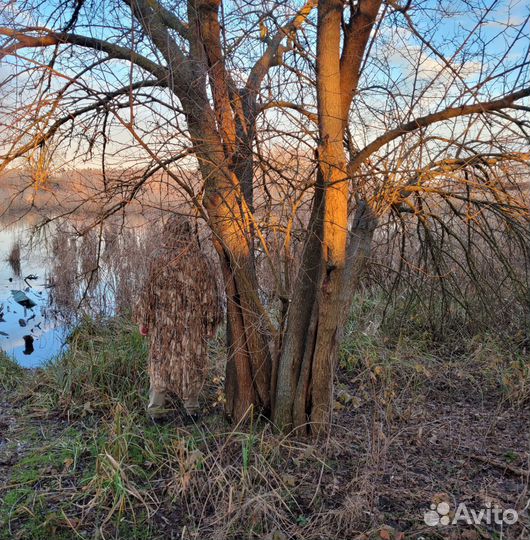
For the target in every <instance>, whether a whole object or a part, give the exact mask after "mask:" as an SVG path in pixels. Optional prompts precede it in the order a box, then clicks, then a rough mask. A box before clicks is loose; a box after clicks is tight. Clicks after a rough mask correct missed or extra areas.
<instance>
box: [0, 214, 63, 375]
mask: <svg viewBox="0 0 530 540" xmlns="http://www.w3.org/2000/svg"><path fill="white" fill-rule="evenodd" d="M28 227H29V224H28V223H27V222H18V223H15V224H13V225H10V226H7V227H5V226H4V227H3V228H2V230H0V306H2V307H1V309H0V314H1V315H2V316H1V317H0V332H1V333H0V347H1V348H2V350H3V351H5V352H6V353H8V355H10V356H12V357H14V358H15V359H16V360H17V362H18V363H19V364H20V365H22V366H24V367H36V366H39V365H41V364H42V363H43V362H45V361H46V360H48V359H50V358H53V357H54V356H56V355H57V354H59V353H60V351H61V348H62V347H63V344H64V343H65V338H66V336H67V333H68V329H67V326H66V325H65V323H64V321H61V320H60V319H59V318H58V317H54V316H52V315H51V313H50V295H49V290H50V289H49V288H48V285H49V278H50V260H49V257H48V256H47V253H46V247H45V245H44V244H39V243H36V244H33V245H32V243H31V242H30V235H29V228H28ZM15 243H19V245H20V253H21V256H20V273H19V275H17V273H16V272H15V268H13V266H12V265H11V264H10V263H9V261H8V257H9V254H10V252H11V249H12V247H13V245H15ZM26 276H29V277H30V279H26V280H24V278H25V277H26ZM12 291H23V292H24V293H25V295H26V296H27V297H28V298H29V299H30V300H31V301H32V302H34V303H35V306H34V307H32V308H29V309H28V308H26V307H23V306H22V305H20V304H18V303H17V302H16V301H15V298H14V297H13V293H12ZM28 336H29V337H28ZM31 338H33V343H32V346H31V345H29V346H26V342H31V341H32V339H31ZM32 349H33V350H32Z"/></svg>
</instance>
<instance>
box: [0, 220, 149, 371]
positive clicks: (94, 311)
mask: <svg viewBox="0 0 530 540" xmlns="http://www.w3.org/2000/svg"><path fill="white" fill-rule="evenodd" d="M34 224H35V223H34V221H33V220H32V219H31V218H25V219H22V220H17V221H14V222H12V223H10V224H7V225H0V348H1V349H2V350H4V351H5V352H7V353H8V354H9V355H11V356H13V357H14V358H15V359H16V360H17V361H18V362H19V363H20V364H21V365H22V366H24V367H37V366H39V365H42V364H43V363H44V362H45V361H47V360H49V359H51V358H53V357H55V356H57V354H59V353H60V352H61V350H62V349H63V347H65V346H66V345H65V342H66V338H67V336H68V333H69V329H70V328H71V327H72V326H73V325H74V324H75V322H76V320H78V319H79V317H82V316H84V315H85V314H89V315H91V316H108V315H112V314H114V313H116V312H124V311H127V310H130V309H131V307H132V306H131V304H132V299H134V298H135V297H136V294H137V291H138V289H139V287H140V286H141V283H142V281H143V279H144V275H145V269H146V267H147V261H148V258H149V255H150V253H151V252H152V249H154V248H155V247H156V238H158V237H159V229H158V227H157V226H156V225H152V224H148V223H147V221H146V220H145V219H144V218H142V217H140V216H138V217H135V218H130V217H129V218H128V220H127V222H126V223H125V222H123V221H122V222H115V223H107V224H105V225H104V226H100V227H98V228H95V229H91V230H89V231H88V232H85V230H86V223H83V222H80V221H76V222H74V221H67V222H62V223H58V222H52V223H51V224H49V225H48V226H46V227H45V228H44V229H42V230H40V231H39V234H38V235H35V233H34V230H33V226H34ZM14 246H18V250H19V251H18V255H17V254H16V253H15V255H17V257H18V267H17V262H16V261H15V264H13V262H14V261H13V257H12V254H13V247H14ZM17 257H15V258H17Z"/></svg>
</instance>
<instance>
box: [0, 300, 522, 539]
mask: <svg viewBox="0 0 530 540" xmlns="http://www.w3.org/2000/svg"><path fill="white" fill-rule="evenodd" d="M367 305H368V306H369V305H370V302H369V301H368V302H366V303H364V306H367ZM377 306H378V302H374V303H373V307H372V308H370V309H368V308H366V307H364V308H363V309H361V310H360V311H359V312H357V313H356V314H355V317H354V319H352V321H351V323H350V326H349V327H348V329H347V333H346V336H345V338H346V339H345V345H344V347H343V350H342V354H341V369H340V372H339V377H338V381H337V389H338V392H337V403H336V414H335V425H334V427H333V430H332V434H331V436H330V437H329V438H328V439H326V440H322V441H307V440H305V441H301V440H296V439H293V438H291V437H286V436H282V435H279V434H278V433H276V432H275V431H274V430H273V429H272V427H271V425H270V424H268V423H267V422H265V421H263V420H262V419H261V418H259V417H254V418H249V422H248V423H247V424H245V425H244V426H243V425H241V426H230V425H229V424H227V423H226V422H225V420H224V419H223V417H222V415H220V413H219V410H218V409H219V406H218V403H219V401H218V398H219V394H220V385H221V377H220V375H219V373H216V371H215V369H214V371H213V372H212V377H211V381H210V383H209V385H208V387H207V389H206V391H205V395H204V396H203V398H204V399H203V410H204V416H203V420H202V422H201V423H200V424H197V425H195V424H191V425H190V424H188V425H185V421H184V416H183V414H182V412H181V409H180V405H179V404H178V403H177V402H175V403H174V406H173V415H172V417H171V418H170V421H169V422H168V423H167V424H165V425H154V424H151V423H149V422H148V421H147V420H146V418H145V416H144V414H143V407H144V406H145V394H146V388H147V379H146V374H145V358H146V350H145V342H144V341H143V340H142V339H141V338H140V336H139V335H138V333H137V332H136V329H135V328H134V327H133V326H132V325H130V323H128V322H127V321H124V320H117V319H113V320H110V321H109V320H107V321H101V322H99V323H96V322H93V321H90V320H87V321H85V322H84V323H83V324H82V325H81V326H80V327H79V328H78V329H77V331H76V332H75V333H74V334H73V336H72V339H71V346H70V351H69V352H68V353H67V354H66V355H65V356H64V357H63V358H62V359H61V360H60V361H58V362H56V363H54V364H51V365H50V366H48V367H47V368H45V369H44V370H42V371H40V372H38V373H36V374H35V375H34V377H33V380H32V382H31V383H30V384H28V383H26V384H25V385H24V386H23V387H19V389H18V390H17V391H16V393H15V394H12V395H13V396H15V397H16V399H17V400H19V401H18V402H19V405H18V406H17V407H15V408H12V409H9V408H8V409H6V412H5V416H6V417H8V419H7V420H6V423H7V424H9V427H8V433H9V440H10V441H11V443H12V445H8V446H9V447H10V448H15V450H14V454H13V457H12V458H10V461H9V464H8V465H5V461H6V459H3V458H2V452H1V450H0V477H1V476H4V477H5V478H6V480H5V482H4V485H3V486H2V485H1V484H0V498H1V499H2V501H3V502H2V504H1V505H0V520H3V529H1V530H2V531H5V533H0V538H2V539H3V538H6V539H7V538H9V539H11V538H24V539H26V538H29V539H38V540H41V539H42V540H44V538H46V539H49V538H59V539H61V538H65V539H67V538H68V539H69V538H74V537H82V538H85V537H89V538H94V537H98V538H102V539H106V538H108V539H110V538H123V539H125V538H126V539H147V538H149V539H157V538H182V539H201V540H202V539H205V538H208V539H238V540H239V539H246V538H248V539H258V538H259V539H262V538H265V539H270V540H272V539H276V540H281V539H315V540H316V539H344V538H352V539H359V540H361V539H364V540H366V539H374V540H375V539H381V538H383V539H384V538H392V539H399V538H404V536H403V535H405V538H419V537H420V536H423V537H424V538H454V540H457V539H460V538H468V539H472V538H477V539H478V538H485V539H486V538H490V539H492V540H493V539H496V538H500V537H499V535H498V533H499V531H498V530H497V529H496V528H495V527H494V526H493V527H492V526H480V527H476V528H470V527H456V526H454V527H452V528H451V527H449V528H445V529H432V528H429V527H427V526H426V525H425V524H424V523H423V519H422V516H423V512H424V511H425V510H426V509H427V508H428V506H429V504H430V503H431V501H432V500H433V499H436V497H440V496H443V497H448V498H449V500H450V502H451V504H452V505H454V504H456V503H457V502H458V501H466V502H467V503H468V504H469V505H470V506H472V507H474V508H480V507H481V506H483V505H484V504H485V502H486V501H488V500H493V501H495V502H498V503H499V504H501V505H503V506H504V507H508V506H510V507H511V506H513V507H515V508H517V509H518V510H520V511H521V516H522V518H521V521H520V522H519V523H518V524H516V525H514V526H513V527H511V528H510V529H509V530H507V531H504V532H503V534H504V536H502V538H505V539H508V540H511V539H514V540H515V539H516V538H521V539H522V538H524V536H522V535H524V534H527V533H528V529H525V527H527V526H528V521H527V517H526V515H525V514H524V512H522V509H523V508H524V506H525V504H526V501H527V500H528V497H529V493H528V489H527V485H528V480H529V476H528V459H529V452H528V444H527V440H526V434H527V433H528V430H529V428H530V426H529V425H528V423H529V418H530V415H528V399H527V398H528V394H527V389H528V374H526V375H524V376H523V375H522V373H523V372H522V371H521V372H519V371H512V370H514V369H515V368H514V366H513V363H514V362H516V361H517V362H519V363H520V364H521V365H522V362H523V360H524V359H525V358H526V360H527V357H524V356H523V353H522V352H520V351H518V350H517V349H513V350H512V349H510V348H509V347H508V345H507V344H506V343H504V344H503V345H504V347H503V348H501V346H500V344H499V343H496V342H495V341H494V340H490V341H485V340H483V339H480V340H479V339H478V338H477V339H476V340H471V341H469V342H466V344H465V346H466V350H467V352H466V353H465V354H462V355H460V356H458V355H453V356H447V357H443V356H440V355H439V354H438V353H439V351H438V350H436V349H435V348H433V345H432V342H431V341H430V340H429V339H427V338H425V339H424V340H423V341H422V340H419V339H414V340H412V339H406V338H405V337H404V336H403V335H402V334H401V335H398V336H395V337H392V336H386V338H385V337H382V336H381V334H380V330H378V325H377V324H375V323H374V321H376V320H377V313H378V309H377ZM212 353H213V354H223V348H222V347H221V346H220V345H216V344H212ZM212 360H213V364H214V365H218V364H222V362H221V361H220V359H219V360H218V361H216V359H215V358H213V359H212ZM518 365H519V364H518ZM527 365H528V364H527ZM479 367H480V370H478V371H477V369H478V368H479ZM525 377H526V378H525ZM523 380H524V383H523ZM22 407H23V408H22ZM0 420H1V418H0ZM18 443H21V444H18ZM1 463H4V465H2V464H1ZM525 531H526V532H525ZM475 533H476V534H478V535H479V536H473V534H475ZM2 534H4V536H2ZM465 535H467V536H465Z"/></svg>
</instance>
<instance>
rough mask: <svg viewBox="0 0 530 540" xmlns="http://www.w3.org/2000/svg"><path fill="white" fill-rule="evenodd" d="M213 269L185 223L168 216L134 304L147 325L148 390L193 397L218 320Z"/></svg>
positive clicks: (182, 220)
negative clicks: (148, 345) (148, 347)
mask: <svg viewBox="0 0 530 540" xmlns="http://www.w3.org/2000/svg"><path fill="white" fill-rule="evenodd" d="M220 306H221V303H220V298H219V293H218V288H217V282H216V279H215V273H214V271H213V268H212V266H211V264H210V262H209V260H208V258H207V257H206V255H205V254H204V253H203V252H202V251H201V249H200V247H199V244H198V242H197V239H196V237H195V235H194V234H193V233H192V231H191V226H190V224H189V222H188V221H187V220H186V219H185V218H183V217H180V216H175V217H172V218H170V220H169V221H168V223H167V225H166V226H165V227H164V230H163V233H162V246H161V247H160V248H159V249H158V250H157V252H156V253H155V254H154V256H153V259H152V260H151V263H150V268H149V273H148V278H147V283H146V286H145V288H144V290H143V292H142V294H141V298H140V301H139V303H138V322H139V323H140V324H144V325H146V326H147V328H148V332H149V333H148V339H149V344H150V350H149V376H150V380H151V388H152V389H153V388H154V389H155V390H158V391H169V392H174V393H176V394H177V395H178V396H179V397H180V398H181V399H182V400H183V401H184V402H185V403H186V402H188V401H192V402H194V401H196V400H197V396H198V394H199V392H200V390H201V387H202V385H203V383H204V379H205V375H206V371H207V352H208V351H207V347H208V339H210V338H211V337H213V336H214V334H215V332H216V329H217V327H218V325H219V323H220V322H221V320H222V311H221V307H220Z"/></svg>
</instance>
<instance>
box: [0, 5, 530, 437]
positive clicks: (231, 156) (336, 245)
mask: <svg viewBox="0 0 530 540" xmlns="http://www.w3.org/2000/svg"><path fill="white" fill-rule="evenodd" d="M426 4H427V3H423V2H422V3H418V4H417V5H416V4H414V3H413V2H410V1H409V2H406V3H399V2H397V1H395V0H388V1H387V2H383V1H381V0H359V1H356V2H341V1H338V0H321V1H320V2H319V3H318V6H317V2H316V0H308V1H307V2H306V3H305V4H303V5H296V3H293V5H291V4H288V3H274V2H266V3H264V4H263V6H262V8H263V9H260V10H259V11H258V12H256V11H255V8H254V6H252V5H247V4H246V3H244V2H241V3H237V2H236V3H231V4H230V5H227V4H223V3H222V2H221V1H220V0H189V1H188V2H186V3H183V4H179V3H171V2H163V1H152V0H149V1H148V0H115V1H114V2H110V1H109V2H107V3H102V4H101V5H95V4H90V3H87V2H83V1H80V2H75V3H72V4H71V5H70V3H68V2H66V3H64V2H57V3H55V2H43V3H40V2H37V1H35V2H27V3H26V4H24V5H23V6H24V7H22V8H20V7H19V6H18V4H17V8H16V9H17V10H18V11H17V13H14V9H15V8H13V7H12V6H7V7H4V8H3V13H2V18H3V19H4V23H3V25H2V27H1V28H0V35H2V36H3V37H4V40H3V43H2V45H1V54H2V56H3V57H4V58H11V59H13V61H12V62H11V63H9V64H8V67H7V76H6V78H5V83H4V88H5V89H6V92H9V93H10V94H11V96H10V98H7V97H6V98H5V99H6V116H7V117H9V118H11V121H4V122H3V131H4V147H5V152H4V153H3V154H4V155H3V156H2V157H3V167H5V166H7V164H8V163H11V162H13V161H14V160H16V159H18V158H20V157H22V156H24V155H26V154H28V153H31V152H35V150H36V149H39V148H42V147H43V146H45V145H46V144H47V142H48V141H51V140H52V139H54V140H55V141H57V140H62V141H63V142H68V143H69V144H71V140H70V137H72V136H73V137H74V139H75V140H77V141H78V142H79V144H80V145H81V147H80V151H84V152H87V153H89V154H90V153H92V152H95V145H96V141H99V148H100V150H99V155H101V156H102V160H103V167H104V166H105V163H106V162H108V160H109V159H111V158H114V159H117V158H120V156H126V153H125V152H122V151H121V150H120V145H122V146H127V149H128V150H129V151H130V150H131V148H130V144H127V145H125V143H123V141H121V140H120V136H118V135H116V133H117V131H118V130H121V131H122V132H126V133H127V134H128V137H129V138H130V139H132V141H133V142H134V145H135V147H136V150H137V151H138V152H140V153H142V155H143V156H144V159H145V157H146V156H147V159H148V165H146V166H145V167H144V170H143V172H142V173H141V174H139V175H138V176H137V177H136V179H135V181H134V182H131V184H130V186H129V188H128V190H127V192H126V194H124V195H123V196H122V197H121V199H119V200H118V201H115V200H113V204H112V205H109V207H108V208H107V209H106V210H105V212H104V213H103V217H104V216H105V215H109V214H110V213H112V212H114V211H116V210H118V209H120V208H123V207H124V206H125V205H127V204H128V202H129V201H131V200H132V199H134V198H135V197H137V196H138V194H139V192H140V190H141V187H142V185H143V184H144V183H145V182H146V181H147V179H148V178H149V177H150V176H152V175H153V174H155V173H156V172H158V171H160V170H163V171H165V172H166V173H167V175H168V176H169V177H170V178H171V179H172V180H173V181H174V182H175V184H176V185H177V186H179V188H180V189H181V190H182V191H183V193H185V194H186V195H187V196H188V197H189V199H190V201H191V202H192V203H193V204H194V205H195V206H196V208H197V209H198V210H199V211H200V212H201V213H202V215H203V217H204V218H205V220H206V221H207V223H208V225H209V227H210V228H211V231H212V233H213V239H214V244H215V248H216V250H217V253H218V255H219V259H220V262H221V267H222V269H223V276H224V282H225V289H226V295H227V300H228V303H227V319H228V332H227V334H228V347H229V358H228V362H227V373H226V395H227V409H228V412H229V413H230V414H231V415H232V416H233V417H234V418H236V419H239V418H242V417H243V416H244V415H245V414H246V413H247V411H248V410H249V407H251V406H254V407H257V408H258V409H260V410H262V411H264V412H265V413H266V414H267V415H270V416H271V418H272V419H273V421H274V422H275V423H276V424H277V425H278V426H280V427H281V428H283V429H290V428H293V427H295V428H302V426H310V427H311V429H314V430H315V431H317V432H318V431H319V430H320V429H321V428H323V427H326V426H327V425H328V424H329V420H330V414H331V401H332V385H333V373H334V367H335V363H336V358H337V351H338V346H339V344H340V338H341V327H342V326H343V323H344V321H345V317H346V316H347V314H348V313H349V310H350V307H351V306H350V305H351V301H352V296H353V295H352V293H353V291H354V290H355V288H356V286H357V284H358V282H359V279H360V276H361V273H362V270H363V268H364V263H365V261H366V259H367V257H369V255H370V250H371V246H372V241H373V235H374V231H375V229H376V227H377V226H378V224H379V223H380V222H381V219H382V218H383V217H384V216H387V215H388V214H389V213H390V214H391V213H392V212H394V213H397V214H399V212H400V211H406V210H407V209H408V210H410V211H411V212H413V213H416V214H417V215H418V216H419V217H420V218H421V216H422V215H423V213H422V211H421V208H420V206H421V201H420V199H418V198H417V199H416V200H415V202H416V204H413V203H411V202H410V201H411V200H412V199H413V198H414V194H417V193H418V192H423V191H424V190H428V189H433V188H432V184H433V183H434V184H435V186H436V187H435V189H436V190H437V191H438V193H439V194H440V195H441V196H442V197H445V200H450V199H451V198H452V197H453V196H454V197H459V196H461V194H460V193H459V192H458V190H456V189H454V186H449V188H448V189H447V190H445V191H444V190H443V189H442V188H441V186H440V184H439V183H436V180H432V182H431V185H430V186H429V185H428V184H429V182H424V179H426V178H427V176H429V178H431V179H433V178H434V177H435V174H434V172H435V171H436V170H438V169H440V168H441V169H442V170H445V168H446V167H447V166H449V167H451V166H454V167H458V168H459V170H460V169H466V168H468V167H473V166H475V167H476V166H477V162H478V161H479V160H480V159H482V160H487V159H492V158H493V157H494V156H492V154H494V153H495V151H494V150H492V148H493V147H495V144H496V143H494V142H492V141H500V140H501V139H502V137H501V134H502V133H503V132H504V133H505V132H507V130H508V131H509V132H510V134H511V140H509V141H505V142H504V144H502V145H501V144H500V143H499V145H498V146H499V147H500V152H501V154H502V155H503V156H505V157H506V156H508V157H510V156H511V157H512V158H513V159H514V160H516V161H524V160H525V158H524V152H521V150H520V148H519V147H518V146H517V145H518V144H519V143H520V141H521V140H524V139H525V137H527V131H526V130H527V127H528V120H527V112H528V108H527V107H526V106H525V105H524V100H525V98H527V97H528V96H530V87H529V86H528V42H527V39H526V41H525V38H524V36H525V31H526V34H527V30H528V15H527V14H526V15H525V17H526V18H524V17H523V18H522V19H520V20H517V21H516V22H513V21H512V20H510V19H509V18H506V17H507V15H506V16H505V15H503V17H504V19H506V20H505V21H503V22H502V24H504V25H505V26H504V28H503V31H502V33H501V32H497V33H496V34H495V32H494V35H491V31H490V30H489V29H490V28H491V23H492V20H493V19H494V18H495V17H499V16H500V12H499V7H502V6H501V5H500V4H499V3H498V2H495V1H492V2H491V3H489V4H488V5H483V3H478V2H477V3H476V5H475V4H474V3H473V2H463V3H462V5H461V6H460V5H455V3H454V2H452V3H447V5H445V3H434V4H433V5H432V6H430V5H426ZM457 4H458V3H457ZM503 6H504V8H505V9H508V8H509V7H510V3H506V4H503ZM464 15H465V17H466V21H468V23H466V24H465V25H464V24H462V25H461V26H459V27H457V28H456V29H453V28H452V26H451V25H452V21H454V20H458V17H463V16H464ZM28 21H30V22H28ZM31 21H32V22H31ZM444 25H445V27H444ZM501 42H502V44H501ZM446 51H447V52H446ZM404 62H406V63H408V64H406V65H405V64H404ZM428 62H430V65H431V69H430V71H429V70H428V69H427V70H426V68H425V65H426V63H428ZM393 63H395V65H394V64H393ZM432 64H434V67H432ZM470 64H472V65H473V70H472V72H471V73H467V72H466V69H468V67H469V65H470ZM20 88H24V89H25V90H26V91H28V92H29V94H28V95H30V96H31V98H30V99H27V100H26V101H24V102H23V103H20V102H19V98H18V97H13V96H18V94H17V90H20ZM13 118H15V119H16V121H13ZM153 119H156V121H154V120H153ZM465 119H469V121H468V122H466V121H465ZM111 124H112V126H111ZM439 126H443V127H439ZM111 127H112V129H111ZM67 140H68V141H67ZM55 144H57V142H56V143H55ZM275 145H276V146H282V147H283V148H284V149H289V151H290V150H292V152H293V155H295V157H296V158H297V159H301V158H304V157H305V158H307V156H308V155H309V156H310V155H311V153H312V154H313V155H312V161H313V164H314V170H315V173H314V180H312V181H309V182H308V183H307V185H305V186H304V187H303V190H302V191H303V193H304V197H305V200H306V201H307V200H309V201H310V204H311V211H310V215H309V216H308V217H307V218H306V219H302V220H301V222H300V223H302V224H303V231H302V232H303V235H302V236H303V250H302V254H301V261H300V264H299V269H298V272H297V277H296V279H295V280H293V283H288V284H287V283H286V281H285V275H284V279H283V282H282V278H281V277H280V278H278V279H277V281H278V283H280V286H279V290H280V292H279V296H280V297H281V299H282V302H283V305H284V309H283V310H282V316H281V317H280V319H279V322H277V324H275V323H274V321H273V320H272V318H271V315H270V312H269V311H268V310H267V309H266V308H265V306H264V304H263V301H262V298H260V295H259V292H258V276H257V273H256V250H257V251H259V252H260V253H261V252H263V253H265V254H268V253H269V250H268V246H267V242H266V235H265V234H264V227H263V223H262V219H261V214H260V209H259V208H256V205H255V202H256V201H255V195H256V193H255V190H256V183H257V181H258V179H259V180H261V178H263V184H264V186H263V187H264V189H266V188H267V187H268V186H267V180H268V179H270V178H273V177H276V178H278V177H280V178H281V177H282V174H283V173H282V172H281V171H279V170H278V169H276V170H274V166H273V165H271V163H273V161H271V160H266V159H265V157H264V154H266V153H267V152H270V149H271V146H275ZM111 148H112V150H111ZM190 156H193V157H194V159H195V163H196V164H197V166H198V169H199V171H200V177H201V188H200V190H199V192H197V191H196V190H195V189H193V188H192V187H191V186H190V183H189V182H186V181H183V176H182V175H180V174H179V173H178V171H177V170H176V167H178V166H179V164H180V166H181V167H182V168H188V169H189V167H190V163H189V158H190ZM257 156H258V157H259V159H257ZM123 159H125V157H124V158H123ZM128 159H131V158H128ZM451 159H452V160H454V161H453V162H452V164H449V165H448V163H449V161H448V160H451ZM186 160H188V161H186ZM266 161H267V163H266V164H265V162H266ZM414 163H415V164H414ZM483 163H486V166H487V162H484V161H483ZM135 165H138V163H136V164H135ZM258 166H259V167H264V170H263V171H262V174H263V176H262V177H259V178H258V175H257V174H256V171H257V168H258ZM267 167H269V169H267ZM265 169H267V170H265ZM424 170H428V171H430V173H429V175H427V173H424V172H423V171H424ZM271 171H272V172H273V173H274V174H272V172H271ZM287 176H288V174H287ZM490 188H491V186H490ZM481 189H483V190H486V191H488V193H489V194H492V193H494V191H495V190H497V191H499V189H500V188H499V187H498V186H494V189H489V190H488V186H487V185H485V186H482V187H481ZM500 191H502V190H500ZM389 194H391V196H389ZM304 197H302V198H304ZM465 197H467V198H469V197H470V191H468V192H467V193H466V195H465ZM300 200H302V199H300ZM488 201H489V202H486V199H485V200H484V201H483V202H484V206H488V205H489V207H491V206H492V203H491V200H489V199H488ZM515 205H516V206H517V203H516V204H515ZM494 206H495V208H496V209H501V211H502V214H503V215H505V216H508V217H510V218H513V217H514V215H517V216H516V217H517V218H518V217H520V216H523V215H525V214H524V211H523V210H522V208H521V207H520V205H519V206H518V207H517V209H516V211H513V208H512V206H513V205H511V203H510V204H508V203H507V202H506V200H504V199H503V200H499V198H495V197H494ZM285 230H286V232H285V234H286V235H288V234H290V233H289V232H287V231H288V227H286V229H285ZM276 270H277V269H274V268H272V269H271V271H272V272H273V273H274V272H275V271H276ZM273 342H274V343H275V344H276V347H275V348H274V351H273V350H272V348H273V347H272V343H273Z"/></svg>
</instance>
